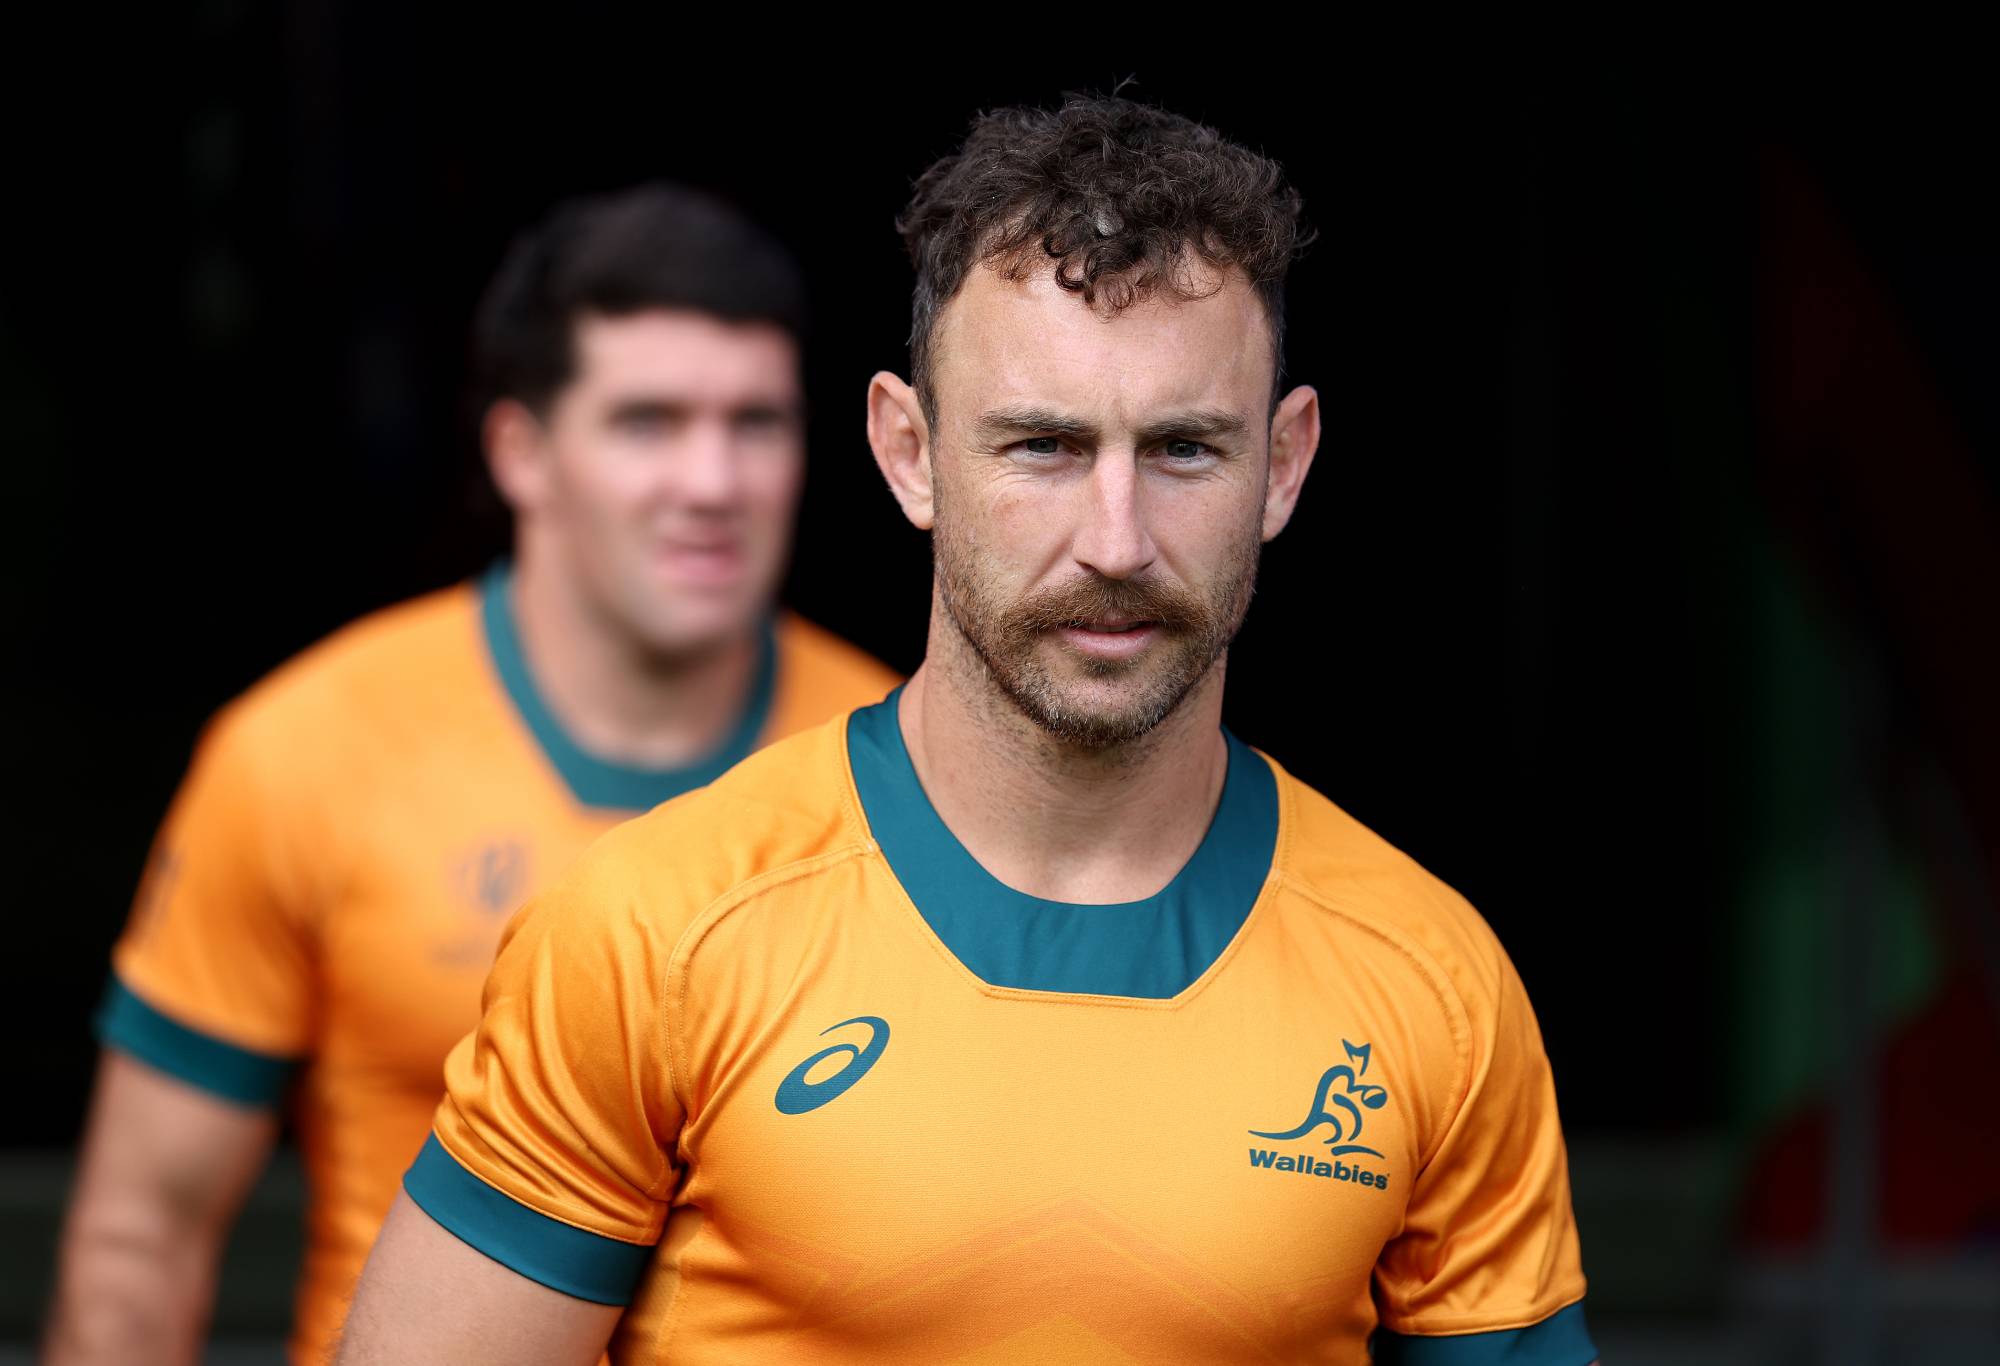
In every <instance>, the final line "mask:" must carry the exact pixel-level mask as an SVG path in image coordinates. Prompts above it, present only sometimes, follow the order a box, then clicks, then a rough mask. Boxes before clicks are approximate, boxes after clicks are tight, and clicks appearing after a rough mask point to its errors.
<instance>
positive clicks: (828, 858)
mask: <svg viewBox="0 0 2000 1366" xmlns="http://www.w3.org/2000/svg"><path fill="white" fill-rule="evenodd" d="M867 852H868V846H867V845H863V844H848V845H843V846H842V847H840V848H838V849H829V850H828V851H827V852H826V853H823V854H815V855H813V856H812V857H811V858H809V859H800V860H798V861H797V862H794V863H787V864H785V865H783V866H782V867H778V868H773V869H770V870H769V871H767V872H762V873H759V874H757V876H755V877H752V878H746V879H745V880H744V881H742V882H739V883H737V884H736V885H735V886H733V887H731V888H730V889H729V890H728V891H726V892H724V893H722V894H721V895H720V896H718V897H716V898H715V899H714V900H713V901H711V902H709V903H708V905H707V906H705V907H703V908H702V911H701V914H699V915H697V916H696V917H695V918H694V919H693V920H692V921H690V922H689V923H688V927H687V928H686V929H684V930H682V931H681V935H680V938H679V939H677V940H675V941H674V947H673V951H672V952H671V953H669V954H668V955H667V982H666V987H667V992H666V996H667V1009H666V1010H665V1011H663V1012H661V1014H662V1020H661V1024H660V1027H661V1029H662V1030H666V1031H667V1039H666V1050H665V1057H666V1059H667V1084H668V1085H669V1086H670V1087H671V1088H672V1089H673V1093H674V1099H675V1100H676V1101H678V1102H679V1103H680V1107H681V1136H679V1137H676V1139H675V1141H674V1149H675V1151H676V1152H679V1153H681V1154H682V1155H683V1156H686V1148H685V1147H684V1146H683V1145H684V1143H685V1142H686V1139H685V1135H686V1133H687V1130H688V1126H689V1124H690V1123H691V1122H692V1121H693V1119H694V1107H693V1106H691V1105H690V1104H689V1103H688V1095H687V1091H686V1088H685V1082H686V1081H687V1080H689V1079H690V1077H689V1073H690V1070H691V1069H690V1068H689V1066H688V1062H687V1059H686V1056H685V1054H684V1050H685V1049H686V1047H687V1030H685V1029H683V1028H681V1027H680V1024H681V1019H682V1017H683V1016H684V1015H685V1014H686V1009H687V993H688V986H689V982H690V979H691V978H692V976H693V973H692V972H691V971H690V963H691V962H692V960H693V958H694V955H695V951H696V950H698V949H699V948H700V947H701V944H702V941H703V940H705V939H707V938H708V936H709V935H710V934H711V933H712V932H713V931H714V930H715V929H716V927H717V926H719V925H721V924H722V922H723V921H724V920H726V919H728V918H729V916H730V915H731V914H733V913H734V912H736V911H738V910H741V909H742V908H743V907H744V906H747V905H748V904H749V903H750V902H751V901H753V900H755V899H756V898H757V897H759V896H762V895H763V894H764V893H765V892H768V891H771V890H773V889H775V888H778V887H783V886H786V885H788V884H790V883H793V882H797V881H799V880H800V879H802V878H808V877H812V876H814V875H815V874H817V873H821V872H824V871H826V870H827V869H828V868H831V867H834V866H835V865H837V864H840V863H843V862H845V861H846V860H848V859H851V858H854V857H856V856H857V855H861V854H866V853H867ZM676 974H678V976H679V980H678V982H676V980H675V976H676ZM668 1017H671V1023H672V1026H673V1027H672V1028H671V1029H670V1030H669V1029H668V1024H669V1019H668Z"/></svg>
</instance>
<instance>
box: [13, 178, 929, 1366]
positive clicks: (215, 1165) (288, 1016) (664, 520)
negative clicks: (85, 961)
mask: <svg viewBox="0 0 2000 1366" xmlns="http://www.w3.org/2000/svg"><path fill="white" fill-rule="evenodd" d="M803 315H804V290H803V286H802V282H801V280H800V278H799V274H798V270H797V267H796V266H795V265H794V263H793V262H792V261H791V259H790V258H789V257H788V256H787V254H786V253H785V252H784V250H783V249H782V248H781V247H780V246H779V245H778V244H777V243H776V242H775V240H773V239H772V238H771V237H769V236H768V235H767V234H766V233H764V232H763V231H762V230H761V229H759V228H757V227H756V226H755V225H753V224H751V223H748V222H746V221H744V220H743V219H742V218H740V217H739V216H737V215H736V214H735V213H733V212H732V211H730V210H729V209H727V208H725V207H723V206H722V205H720V204H718V203H716V202H714V201H712V200H709V199H707V198H705V197H703V196H700V195H697V194H694V193H692V192H689V191H686V190H682V189H677V188H674V187H669V186H660V185H655V186H647V187H643V188H640V189H636V190H632V191H628V192H626V193H622V194H617V195H611V196H606V197H603V198H598V199H591V200H584V201H577V202H574V203H570V204H567V205H564V206H561V207H559V208H558V209H557V210H556V211H555V212H554V213H552V214H551V215H550V216H549V217H548V218H547V219H546V220H545V221H544V222H543V223H542V224H541V225H539V226H538V227H537V228H535V229H534V230H533V231H531V232H529V233H527V234H525V235H524V236H523V237H522V238H521V239H520V240H519V241H518V242H517V243H516V244H515V245H514V247H513V248H512V250H511V252H510V253H509V255H508V256H507V258H506V260H505V262H504V264H503V266H502V268H501V270H500V273H499V275H498V277H497V278H496V279H495V281H494V282H493V284H492V286H491V287H490V289H489V291H488V294H487V297H486V299H485V301H484V302H483V304H482V306H481V310H480V314H479V318H478V321H477V326H476V330H475V365H476V370H477V382H478V383H479V385H480V386H481V388H480V397H481V400H482V403H483V414H484V416H483V423H482V432H481V435H482V439H483V444H484V448H485V453H486V457H487V462H488V466H489V468H490V470H491V473H492V476H493V479H494V481H495V483H496V484H497V485H498V487H499V489H500V491H501V493H502V495H503V496H504V498H505V499H506V501H507V503H508V504H509V505H510V506H511V508H512V511H513V514H514V518H515V533H514V556H513V559H512V561H511V562H503V563H501V564H499V565H496V566H495V567H494V568H492V569H491V570H490V571H488V572H487V573H486V574H484V575H483V576H482V577H481V578H480V579H478V580H477V581H476V582H472V583H466V584H461V585H459V586H457V587H455V588H451V589H447V590H445V591H442V592H439V593H435V594H432V595H430V596H427V597H423V598H420V599H417V600H415V601H412V602H408V603H404V604H402V605H400V606H396V607H393V608H390V609H388V610H385V611H382V612H378V613H376V614H374V615H372V616H370V617H368V618H366V619H364V620H362V621H360V622H357V623H355V624H354V625H352V626H350V627H348V628H346V629H345V630H343V631H341V632H339V633H337V634H336V635H334V636H333V637H331V638H330V639H328V640H326V641H324V642H322V643H321V644H319V645H317V646H315V647H314V648H312V649H311V650H308V651H307V652H305V653H304V654H303V655H301V656H300V657H298V658H297V659H294V660H292V661H291V662H290V663H288V664H286V665H285V666H284V667H282V668H280V669H279V670H277V671H276V672H275V673H273V674H272V675H271V676H269V677H268V678H266V679H265V680H264V681H263V682H261V683H259V684H258V685H257V686H256V687H255V688H253V689H252V690H251V691H250V692H249V693H247V694H246V695H245V696H244V697H242V698H240V699H239V700H237V701H236V702H234V703H232V704H231V705H230V706H228V707H227V708H225V709H224V710H223V711H222V712H221V714H220V715H218V716H217V717H216V718H215V720H214V721H213V723H212V724H211V725H210V726H209V728H208V730H207V732H206V734H205V735H204V736H203V738H202V741H201V743H200V746H199V749H198V751H197V754H196V756H195V759H194V762H193V765H192V767H191V769H190V771H189V773H188V776H187V778H186V781H185V783H184V784H183V786H182V789H181V792H180V793H179V795H178V797H177V798H176V800H175V802H174V805H173V808H172V810H171V811H170V813H169V815H168V817H167V820H166V823H165V825H164V827H163V829H162V831H161V833H160V836H159V838H158V840H157V842H156V845H155V849H154V853H153V856H152V859H151V862H150V864H149V867H148V871H147V874H146V877H145V879H144V882H143V884H142V886H141V888H140V892H139V895H138V898H137V902H136V904H135V906H134V908H133V911H132V916H131V920H130V923H129V925H128V927H127V929H126V932H125V935H124V937H123V938H122V939H121V940H120V942H119V944H118V946H117V949H116V951H115V954H114V959H113V980H112V983H111V987H110V991H109V995H108V997H107V1001H106V1004H105V1007H104V1009H103V1011H102V1013H101V1015H100V1017H99V1029H100V1034H101V1037H102V1039H103V1041H104V1043H105V1046H106V1047H105V1051H104V1054H103V1058H102V1062H101V1065H100V1070H99V1075H98V1079H97V1084H96V1092H95V1097H94V1099H93V1102H92V1105H91V1113H90V1118H89V1122H88V1132H87V1135H86V1138H85V1142H84V1149H83V1157H82V1164H81V1169H80V1174H79V1177H78V1182H77V1187H76V1191H75V1193H74V1196H73V1198H72V1202H71V1206H70V1210H69V1215H68V1219H67V1223H66V1227H65V1231H64V1235H63V1243H62V1250H61V1266H60V1273H59V1288H58V1291H57V1299H56V1304H55V1308H54V1312H53V1317H52V1321H51V1323H50V1325H49V1330H48V1337H47V1344H46V1347H47V1352H48V1359H49V1360H51V1361H53V1362H58V1363H74V1362H86V1361H90V1362H95V1361H103V1362H118V1363H134V1362H148V1361H175V1362H178V1361H185V1360H190V1359H192V1358H193V1357H194V1356H195V1355H196V1354H197V1351H198V1345H199V1342H200V1339H201V1338H202V1336H203V1333H204V1328H205V1324H206V1322H207V1318H208V1314H209V1311H210V1306H211V1303H212V1300H213V1295H214V1289H215V1285H214V1282H215V1269H216V1265H217V1260H218V1256H219V1253H220V1251H221V1248H222V1246H223V1243H224V1241H225V1239H226V1236H227V1233H228V1230H229V1228H230V1226H231V1223H232V1221H233V1220H234V1217H235V1215H236V1212H237V1210H238V1207H239V1205H240V1203H241V1201H242V1199H243V1198H244V1196H245V1194H246V1193H247V1191H248V1189H249V1187H250V1185H251V1183H252V1182H253V1181H254V1179H255V1177H256V1175H257V1173H258V1171H259V1170H260V1168H261V1167H262V1165H263V1163H264V1161H265V1158H266V1156H267V1154H268V1153H269V1151H270V1149H271V1146H272V1143H273V1140H274V1139H275V1137H276V1135H277V1132H278V1127H279V1111H280V1102H281V1100H283V1099H284V1098H285V1097H286V1096H287V1095H288V1094H289V1095H291V1096H292V1097H293V1099H294V1106H293V1113H294V1115H295V1119H296V1123H297V1129H298V1135H299V1139H300V1142H301V1145H302V1147H303V1149H304V1155H305V1159H306V1164H307V1170H308V1174H309V1180H310V1197H309V1206H308V1235H307V1236H308V1245H307V1249H306V1258H305V1268H304V1274H303V1279H302V1283H301V1285H300V1287H299V1291H298V1299H297V1306H296V1319H295V1323H294V1330H293V1334H292V1338H291V1344H290V1346H291V1352H292V1355H293V1357H294V1359H296V1360H300V1361H308V1360H310V1361H318V1360H321V1359H322V1358H323V1355H324V1353H325V1351H326V1349H327V1347H328V1344H329V1342H330V1340H331V1338H332V1336H333V1334H334V1333H335V1331H336V1330H337V1328H338V1327H339V1324H340V1322H341V1318H342V1316H343V1314H344V1312H345V1307H346V1303H347V1299H348V1296H349V1294H350V1293H351V1290H352V1287H353V1284H354V1281H355V1278H356V1277H357V1275H358V1274H359V1272H360V1270H361V1265H362V1261H363V1259H364V1257H365V1256H366V1254H367V1251H368V1247H369V1245H370V1243H371V1242H372V1240H373V1239H374V1236H375V1232H376V1229H377V1227H378V1226H379V1224H380V1222H381V1220H382V1218H383V1216H384V1214H385V1213H386V1212H387V1210H388V1208H389V1205H390V1203H391V1201H392V1199H393V1197H394V1195H395V1193H396V1185H397V1180H398V1178H399V1177H400V1176H401V1175H402V1173H403V1171H404V1170H405V1168H407V1167H408V1165H409V1163H410V1159H411V1158H412V1157H413V1156H414V1154H415V1153H416V1151H417V1149H418V1148H419V1146H420V1145H421V1144H422V1142H423V1140H424V1134H425V1132H426V1130H427V1128H428V1126H429V1123H430V1119H431V1114H432V1111H433V1109H434V1108H435V1106H436V1103H437V1098H438V1093H439V1090H440V1088H441V1085H442V1082H441V1067H442V1064H443V1060H444V1057H445V1054H446V1052H447V1051H448V1050H449V1048H450V1047H451V1045H452V1044H454V1043H455V1042H457V1040H458V1039H459V1038H460V1037H461V1036H463V1035H464V1034H465V1033H466V1032H467V1030H469V1029H470V1028H471V1027H472V1025H473V1024H474V1023H475V1021H476V1020H477V1018H478V1014H479V991H480V984H481V982H482V981H483V980H484V978H485V975H486V970H487V968H488V966H489V965H490V962H491V958H492V954H493V949H494V946H495V944H496V942H497V940H498V936H499V931H500V927H501V925H502V924H503V923H504V921H505V920H506V918H507V915H508V913H509V912H510V911H512V910H513V909H514V907H515V906H516V905H518V904H519V903H520V901H521V900H522V899H523V898H524V897H526V896H527V895H528V894H529V893H530V892H532V891H534V890H535V889H536V888H537V887H539V886H540V885H542V884H544V883H545V882H546V881H547V880H548V879H549V878H550V877H551V876H552V875H553V874H554V873H556V872H557V871H558V870H560V869H561V868H562V866H563V865H564V864H566V863H567V862H569V861H570V859H571V858H573V857H574V856H575V855H576V854H577V853H578V852H579V851H580V850H581V849H582V848H583V847H584V846H585V845H586V844H587V843H589V842H590V841H591V840H592V839H593V838H594V837H595V836H596V835H598V834H599V833H601V832H602V831H603V830H605V829H606V828H608V827H609V826H611V825H612V824H613V823H615V822H616V821H618V820H620V819H622V818H624V817H626V816H629V815H631V814H633V813H635V812H638V811H642V810H645V809H646V808H648V807H651V806H653V805H655V804H657V803H659V802H662V801H665V800H667V799H668V798H671V797H674V796H677V795H679V794H681V793H683V792H687V791H689V790H690V789H692V788H695V787H698V786H700V785H702V784H704V783H706V782H708V781H710V780H711V779H712V778H714V777H715V776H716V775H718V774H720V773H721V772H723V771H724V770H725V769H727V768H729V767H730V766H731V765H733V764H734V763H736V762H737V761H738V760H739V759H741V758H743V757H744V756H745V755H747V754H749V753H750V752H751V751H752V750H753V749H755V748H756V747H758V746H759V745H761V744H764V743H766V742H768V741H770V740H774V739H776V738H778V737H781V736H784V735H787V734H789V733H791V732H793V731H797V730H800V729H802V728H805V727H808V726H811V725H813V724H815V723H817V722H819V721H821V720H823V719H825V718H827V717H829V716H832V715H835V714H837V713H839V712H842V711H845V710H847V709H849V708H851V707H854V706H857V705H861V704H865V703H869V702H873V701H875V700H877V699H878V698H880V697H881V696H882V695H883V694H884V693H885V692H886V691H887V690H888V689H889V688H890V687H891V686H892V685H893V684H894V682H895V678H894V676H893V675H892V674H890V673H889V672H888V671H887V670H886V669H884V668H883V667H882V666H881V665H880V664H878V663H877V662H876V661H874V660H872V659H870V658H868V657H867V656H866V655H864V654H862V653H861V652H859V651H857V650H856V649H854V648H853V647H851V646H849V645H847V644H845V643H844V642H842V641H840V640H838V639H835V638H833V637H832V636H830V635H828V634H826V633H825V632H822V631H820V630H818V629H817V628H815V627H813V626H811V625H809V624H808V623H806V622H804V621H802V620H799V619H798V618H796V617H793V616H790V615H786V614H783V613H774V609H773V599H774V594H775V593H776V590H777V586H778V582H779V579H780V577H781V575H782V573H783V570H784V567H785V562H786V557H787V553H788V549H789V546H790V542H791V532H792V525H793V518H794V513H795V511H796V507H797V502H798V497H799V491H800V487H801V482H802V478H803V472H804V459H805V452H804V426H803V406H804V399H803V392H802V388H801V377H800V340H801V333H802V328H803ZM294 1080H296V1087H294V1086H293V1082H294Z"/></svg>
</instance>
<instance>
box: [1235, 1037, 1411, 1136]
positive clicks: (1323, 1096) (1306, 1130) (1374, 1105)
mask: <svg viewBox="0 0 2000 1366" xmlns="http://www.w3.org/2000/svg"><path fill="white" fill-rule="evenodd" d="M1340 1045H1341V1047H1343V1048H1345V1049H1346V1050H1347V1062H1345V1063H1341V1064H1338V1065H1336V1066H1333V1067H1329V1068H1327V1069H1326V1071H1324V1072H1322V1073H1321V1074H1320V1078H1319V1088H1318V1090H1316V1091H1314V1092H1313V1100H1312V1108H1311V1109H1310V1110H1308V1111H1306V1117H1305V1118H1304V1119H1303V1120H1301V1121H1299V1123H1298V1124H1297V1125H1295V1126H1294V1127H1292V1128H1290V1129H1285V1130H1282V1131H1280V1130H1273V1129H1252V1130H1251V1131H1250V1132H1251V1133H1252V1134H1254V1135H1256V1136H1257V1137H1258V1138H1270V1139H1276V1140H1278V1141H1280V1142H1283V1141H1286V1140H1288V1139H1295V1138H1306V1137H1308V1136H1310V1135H1311V1134H1313V1133H1314V1132H1315V1131H1316V1130H1318V1129H1319V1128H1320V1126H1322V1125H1325V1126H1327V1127H1329V1128H1331V1129H1332V1130H1333V1132H1332V1133H1331V1134H1330V1135H1328V1136H1327V1138H1326V1139H1325V1140H1324V1141H1325V1143H1326V1146H1327V1149H1328V1153H1327V1155H1328V1156H1329V1157H1343V1156H1346V1155H1348V1154H1350V1153H1366V1154H1368V1156H1370V1157H1380V1156H1382V1154H1381V1153H1379V1152H1377V1151H1376V1150H1375V1149H1373V1148H1370V1147H1366V1146H1364V1145H1362V1144H1360V1143H1356V1142H1354V1141H1353V1140H1354V1139H1358V1138H1360V1137H1361V1130H1362V1128H1363V1126H1364V1124H1365V1123H1366V1118H1365V1116H1364V1115H1363V1114H1362V1111H1364V1110H1379V1109H1381V1108H1382V1107H1383V1106H1384V1105H1386V1104H1388V1101H1389V1092H1388V1091H1387V1090H1386V1089H1384V1088H1383V1087H1380V1086H1376V1085H1374V1084H1373V1083H1370V1082H1364V1081H1363V1080H1362V1078H1363V1077H1365V1076H1367V1075H1368V1049H1369V1045H1367V1044H1365V1043H1364V1044H1358V1045H1357V1044H1351V1043H1349V1042H1348V1041H1347V1040H1345V1039H1342V1040H1341V1041H1340Z"/></svg>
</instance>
